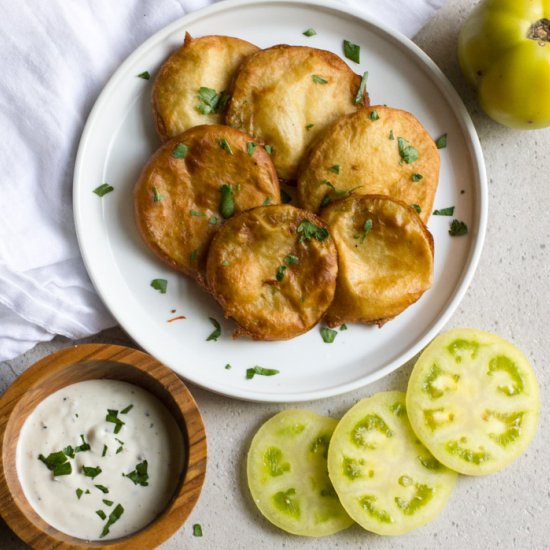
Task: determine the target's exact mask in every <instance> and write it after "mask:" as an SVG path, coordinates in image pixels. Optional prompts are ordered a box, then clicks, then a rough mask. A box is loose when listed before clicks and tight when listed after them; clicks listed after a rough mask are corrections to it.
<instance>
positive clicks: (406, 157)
mask: <svg viewBox="0 0 550 550" xmlns="http://www.w3.org/2000/svg"><path fill="white" fill-rule="evenodd" d="M397 145H398V147H399V155H400V156H401V162H402V163H403V162H406V163H407V164H411V163H412V162H414V161H415V160H418V151H417V150H416V149H415V148H414V147H413V146H412V145H409V142H408V141H407V140H406V139H404V138H402V137H398V138H397Z"/></svg>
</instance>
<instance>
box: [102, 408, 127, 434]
mask: <svg viewBox="0 0 550 550" xmlns="http://www.w3.org/2000/svg"><path fill="white" fill-rule="evenodd" d="M105 420H106V421H107V422H111V423H113V424H114V425H115V429H114V430H113V431H114V433H116V434H117V433H118V432H120V429H121V428H122V426H124V424H125V422H123V421H122V420H121V419H120V418H119V417H118V411H116V410H114V409H107V416H106V417H105Z"/></svg>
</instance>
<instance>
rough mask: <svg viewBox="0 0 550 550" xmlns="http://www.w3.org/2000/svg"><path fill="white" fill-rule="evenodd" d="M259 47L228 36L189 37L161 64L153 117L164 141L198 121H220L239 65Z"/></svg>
mask: <svg viewBox="0 0 550 550" xmlns="http://www.w3.org/2000/svg"><path fill="white" fill-rule="evenodd" d="M257 50H258V48H257V47H256V46H254V45H253V44H250V42H246V41H245V40H241V39H239V38H232V37H230V36H203V37H201V38H191V35H190V34H189V33H187V34H186V35H185V42H184V43H183V46H182V47H181V48H180V49H178V50H177V51H175V52H174V53H173V54H172V55H171V56H170V57H169V58H168V59H167V60H166V61H165V62H164V63H163V65H162V67H161V68H160V71H159V73H158V76H157V77H156V80H155V84H154V87H153V98H152V104H153V117H154V119H155V126H156V128H157V132H158V134H159V136H160V138H161V139H162V140H163V141H165V140H167V139H169V138H171V137H174V136H177V135H178V134H181V132H184V131H185V130H187V129H188V128H191V127H193V126H197V125H199V124H222V123H223V110H224V106H225V105H226V103H227V100H228V99H229V89H230V87H231V82H232V80H233V76H234V74H235V72H236V70H237V69H238V67H239V65H240V64H241V63H242V62H243V61H244V60H245V59H246V58H247V57H248V56H249V55H251V54H252V53H254V52H255V51H257Z"/></svg>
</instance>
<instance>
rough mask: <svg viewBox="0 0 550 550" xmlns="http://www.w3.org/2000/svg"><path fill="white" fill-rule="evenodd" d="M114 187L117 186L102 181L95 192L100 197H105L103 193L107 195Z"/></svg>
mask: <svg viewBox="0 0 550 550" xmlns="http://www.w3.org/2000/svg"><path fill="white" fill-rule="evenodd" d="M114 189H115V188H114V187H113V186H112V185H109V184H108V183H102V184H101V185H100V186H99V187H96V188H95V189H94V193H95V194H96V195H97V196H98V197H103V195H106V194H107V193H110V192H111V191H114Z"/></svg>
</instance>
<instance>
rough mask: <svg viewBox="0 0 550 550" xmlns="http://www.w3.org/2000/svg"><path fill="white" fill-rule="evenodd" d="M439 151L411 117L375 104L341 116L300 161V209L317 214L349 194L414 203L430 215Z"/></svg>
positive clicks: (435, 184)
mask: <svg viewBox="0 0 550 550" xmlns="http://www.w3.org/2000/svg"><path fill="white" fill-rule="evenodd" d="M439 164H440V161H439V153H438V151H437V148H436V146H435V143H434V141H433V139H432V138H431V137H430V135H429V134H428V132H427V131H426V130H425V129H424V127H423V126H422V125H421V124H420V122H418V120H416V118H415V117H414V116H413V115H411V114H410V113H407V112H406V111H400V110H398V109H392V108H390V107H383V106H381V105H376V106H371V107H369V108H367V109H361V110H360V111H358V112H357V113H354V114H352V115H349V116H347V117H343V118H341V119H340V120H339V121H338V122H336V123H335V124H334V125H333V126H332V127H330V128H329V129H327V131H326V132H325V133H324V134H323V135H322V136H321V137H320V138H319V140H318V141H317V142H316V143H315V144H314V146H313V147H312V148H311V149H310V150H309V152H308V154H307V156H306V157H305V158H304V160H303V162H302V164H301V166H300V172H299V176H298V198H299V202H300V205H301V206H303V207H304V208H307V209H308V210H311V211H313V212H317V211H318V210H319V208H321V207H323V206H326V205H327V204H329V203H330V202H334V201H335V200H338V199H341V198H343V197H346V196H349V194H351V193H352V192H353V193H356V194H357V193H358V194H364V195H365V194H380V195H388V196H389V197H391V198H394V199H397V200H401V201H403V202H404V203H405V204H409V205H412V204H416V205H418V207H419V208H420V217H421V218H422V220H423V221H424V222H426V221H427V220H428V218H429V217H430V213H431V211H432V206H433V201H434V197H435V192H436V190H437V184H438V180H439Z"/></svg>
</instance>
